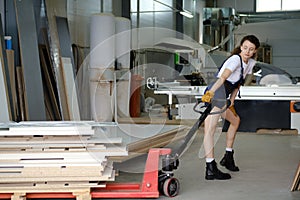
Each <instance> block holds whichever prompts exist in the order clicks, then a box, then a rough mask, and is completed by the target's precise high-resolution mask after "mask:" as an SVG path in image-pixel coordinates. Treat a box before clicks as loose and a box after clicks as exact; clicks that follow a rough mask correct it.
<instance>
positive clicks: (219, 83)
mask: <svg viewBox="0 0 300 200" xmlns="http://www.w3.org/2000/svg"><path fill="white" fill-rule="evenodd" d="M231 73H232V72H231V71H230V70H229V69H225V70H224V71H223V73H222V74H221V76H220V78H218V80H217V81H216V82H215V83H214V85H213V86H212V87H211V88H210V91H212V92H216V90H217V89H219V87H221V86H222V85H223V84H224V82H225V80H226V79H227V78H228V77H229V76H230V75H231Z"/></svg>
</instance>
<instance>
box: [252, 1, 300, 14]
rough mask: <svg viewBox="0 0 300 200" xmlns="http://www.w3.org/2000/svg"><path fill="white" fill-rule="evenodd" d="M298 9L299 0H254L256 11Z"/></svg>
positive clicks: (299, 5)
mask: <svg viewBox="0 0 300 200" xmlns="http://www.w3.org/2000/svg"><path fill="white" fill-rule="evenodd" d="M292 10H300V1H295V0H256V12H271V11H292Z"/></svg>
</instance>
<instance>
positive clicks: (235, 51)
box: [231, 35, 260, 58]
mask: <svg viewBox="0 0 300 200" xmlns="http://www.w3.org/2000/svg"><path fill="white" fill-rule="evenodd" d="M246 40H248V41H249V42H251V43H252V44H254V45H255V49H258V48H259V47H260V42H259V40H258V38H257V37H256V36H254V35H246V36H245V37H243V39H242V40H241V42H240V45H239V46H238V47H236V48H234V49H233V50H232V52H231V54H232V55H233V54H239V53H241V46H242V45H243V43H244V42H245V41H246ZM255 57H256V53H255V54H253V56H252V58H255Z"/></svg>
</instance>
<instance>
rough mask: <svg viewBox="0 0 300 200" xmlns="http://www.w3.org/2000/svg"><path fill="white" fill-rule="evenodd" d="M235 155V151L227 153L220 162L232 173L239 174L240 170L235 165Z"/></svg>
mask: <svg viewBox="0 0 300 200" xmlns="http://www.w3.org/2000/svg"><path fill="white" fill-rule="evenodd" d="M233 153H234V152H233V151H232V152H231V151H226V153H225V155H224V157H223V158H222V160H221V161H220V164H221V165H222V166H224V167H226V168H227V169H228V170H230V171H233V172H237V171H240V169H239V168H238V166H236V165H235V163H234V159H233Z"/></svg>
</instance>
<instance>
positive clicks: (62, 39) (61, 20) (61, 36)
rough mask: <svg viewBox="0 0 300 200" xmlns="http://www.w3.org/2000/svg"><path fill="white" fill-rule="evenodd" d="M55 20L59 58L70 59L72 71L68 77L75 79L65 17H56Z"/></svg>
mask: <svg viewBox="0 0 300 200" xmlns="http://www.w3.org/2000/svg"><path fill="white" fill-rule="evenodd" d="M55 20H56V27H57V35H58V41H59V48H60V54H61V57H62V58H70V59H71V62H70V63H71V65H72V70H71V73H70V74H69V75H70V76H71V75H73V77H75V75H76V74H75V66H74V58H73V57H74V56H73V52H72V44H71V38H70V31H69V25H68V19H67V18H66V17H61V16H56V19H55Z"/></svg>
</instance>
